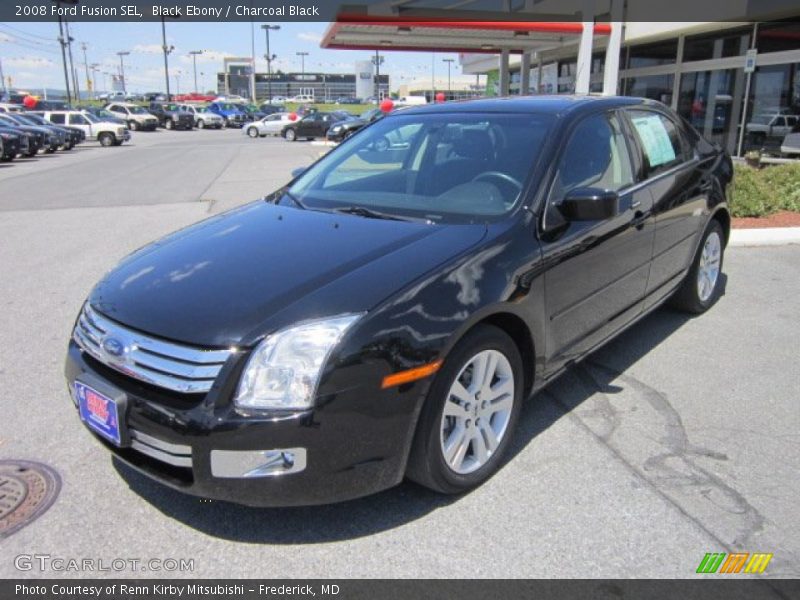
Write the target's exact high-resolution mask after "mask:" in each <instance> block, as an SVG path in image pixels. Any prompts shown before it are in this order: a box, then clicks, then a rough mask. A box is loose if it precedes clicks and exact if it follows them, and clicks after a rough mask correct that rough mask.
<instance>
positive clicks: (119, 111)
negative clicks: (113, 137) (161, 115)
mask: <svg viewBox="0 0 800 600" xmlns="http://www.w3.org/2000/svg"><path fill="white" fill-rule="evenodd" d="M106 110H107V111H108V112H110V113H111V114H113V115H116V116H117V117H119V118H120V119H124V120H125V121H127V123H128V127H130V128H131V130H133V131H136V130H137V129H144V130H146V131H155V130H156V128H157V127H158V118H157V117H155V116H153V115H151V114H150V113H149V112H147V111H146V110H145V109H144V108H143V107H141V106H139V105H138V104H131V103H129V102H112V103H111V104H109V105H108V106H106Z"/></svg>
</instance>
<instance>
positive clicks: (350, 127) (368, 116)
mask: <svg viewBox="0 0 800 600" xmlns="http://www.w3.org/2000/svg"><path fill="white" fill-rule="evenodd" d="M384 114H385V113H384V112H383V111H382V110H381V109H380V108H373V109H371V110H368V111H367V112H365V113H364V114H363V115H361V116H360V117H356V118H353V119H345V120H343V121H339V122H338V123H336V124H335V125H334V126H333V127H331V128H330V129H328V133H327V138H328V141H329V142H341V141H343V140H346V139H347V138H349V137H350V136H351V135H353V134H354V133H355V132H356V131H359V130H360V129H363V128H364V127H366V126H367V125H369V124H370V123H374V122H375V121H377V120H378V119H380V118H381V117H383V116H384Z"/></svg>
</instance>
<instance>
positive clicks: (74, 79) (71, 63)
mask: <svg viewBox="0 0 800 600" xmlns="http://www.w3.org/2000/svg"><path fill="white" fill-rule="evenodd" d="M76 4H77V2H76ZM64 30H65V31H66V32H67V54H68V55H69V68H70V70H71V71H72V87H73V88H74V89H75V101H76V102H80V101H81V88H80V86H78V73H77V71H76V70H75V61H74V60H73V59H72V42H74V41H75V39H74V38H73V37H72V36H71V35H70V34H69V21H67V20H66V19H64Z"/></svg>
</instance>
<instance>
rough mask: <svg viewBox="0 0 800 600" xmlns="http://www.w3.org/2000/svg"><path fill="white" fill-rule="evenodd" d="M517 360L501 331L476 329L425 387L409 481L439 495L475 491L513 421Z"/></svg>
mask: <svg viewBox="0 0 800 600" xmlns="http://www.w3.org/2000/svg"><path fill="white" fill-rule="evenodd" d="M522 373H523V367H522V359H521V358H520V355H519V351H518V350H517V347H516V345H515V344H514V341H513V340H512V339H511V338H510V337H509V336H508V334H506V333H505V332H504V331H503V330H501V329H499V328H497V327H494V326H490V325H480V326H478V327H476V328H475V329H473V330H472V331H471V332H470V333H468V334H467V335H466V336H465V337H464V338H463V339H462V340H461V341H460V342H459V343H458V344H457V345H456V346H455V348H453V350H452V351H451V352H450V356H448V358H447V360H446V361H445V363H444V367H443V368H442V369H441V371H440V372H439V373H438V374H437V376H436V379H435V381H434V382H433V384H432V385H431V388H430V391H429V393H428V397H427V399H426V401H425V406H424V407H423V409H422V414H421V415H420V421H419V425H418V427H417V432H416V436H415V438H414V445H413V447H412V450H411V455H410V456H409V462H408V470H407V475H408V477H409V478H410V479H412V480H414V481H416V482H417V483H420V484H422V485H424V486H425V487H428V488H431V489H433V490H435V491H437V492H442V493H445V494H456V493H460V492H464V491H467V490H469V489H472V488H474V487H477V486H478V485H480V484H481V483H483V482H484V481H485V480H486V479H488V478H489V477H491V475H492V474H494V472H495V471H497V469H498V467H499V466H500V461H501V460H502V456H503V454H504V453H505V452H506V450H507V448H508V445H509V443H510V440H511V437H512V433H513V431H514V428H515V426H516V423H517V420H518V418H519V411H520V407H521V405H522V391H523V376H522Z"/></svg>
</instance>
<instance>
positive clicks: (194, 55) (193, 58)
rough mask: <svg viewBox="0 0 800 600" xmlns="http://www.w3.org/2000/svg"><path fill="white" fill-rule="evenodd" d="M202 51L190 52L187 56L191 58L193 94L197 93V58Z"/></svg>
mask: <svg viewBox="0 0 800 600" xmlns="http://www.w3.org/2000/svg"><path fill="white" fill-rule="evenodd" d="M202 53H203V51H202V50H191V51H190V52H189V54H191V56H192V69H193V70H194V93H195V94H196V93H197V56H198V55H199V54H202Z"/></svg>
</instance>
